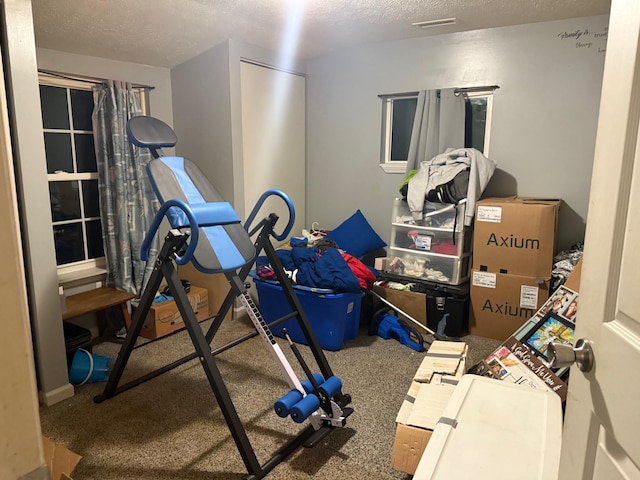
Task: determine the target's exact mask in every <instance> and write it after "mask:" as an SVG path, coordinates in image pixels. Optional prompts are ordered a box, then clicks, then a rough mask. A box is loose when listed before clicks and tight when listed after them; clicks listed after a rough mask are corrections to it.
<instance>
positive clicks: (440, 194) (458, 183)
mask: <svg viewBox="0 0 640 480" xmlns="http://www.w3.org/2000/svg"><path fill="white" fill-rule="evenodd" d="M468 188H469V170H468V169H467V170H463V171H462V172H460V173H458V174H457V175H456V176H455V177H453V178H452V179H451V180H449V181H448V182H447V183H443V184H442V185H438V186H437V187H436V188H434V189H433V190H429V191H428V192H427V200H428V201H430V202H436V203H458V202H459V201H460V200H463V199H465V198H467V190H468Z"/></svg>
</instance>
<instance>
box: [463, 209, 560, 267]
mask: <svg viewBox="0 0 640 480" xmlns="http://www.w3.org/2000/svg"><path fill="white" fill-rule="evenodd" d="M559 208H560V200H557V199H537V198H527V197H505V198H487V199H483V200H480V201H478V203H477V204H476V215H475V224H474V233H473V269H474V270H483V271H487V272H494V273H508V274H511V275H527V276H532V277H543V278H548V277H551V270H552V269H553V256H554V254H555V248H556V225H557V221H558V211H559Z"/></svg>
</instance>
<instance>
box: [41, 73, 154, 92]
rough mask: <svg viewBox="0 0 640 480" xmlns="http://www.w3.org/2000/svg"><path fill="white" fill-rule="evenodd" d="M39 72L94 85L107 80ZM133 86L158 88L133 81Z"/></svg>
mask: <svg viewBox="0 0 640 480" xmlns="http://www.w3.org/2000/svg"><path fill="white" fill-rule="evenodd" d="M38 73H43V74H45V75H51V76H52V77H57V78H64V79H65V80H73V81H75V82H84V83H90V84H93V85H99V84H101V83H104V82H105V79H103V78H95V77H76V76H72V75H66V74H64V73H59V72H53V71H51V70H41V69H38ZM131 86H132V87H133V88H142V89H144V90H154V89H155V88H156V87H154V86H151V85H141V84H139V83H132V84H131Z"/></svg>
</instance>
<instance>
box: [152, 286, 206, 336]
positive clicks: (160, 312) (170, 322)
mask: <svg viewBox="0 0 640 480" xmlns="http://www.w3.org/2000/svg"><path fill="white" fill-rule="evenodd" d="M208 295H209V292H208V291H207V289H205V288H201V287H196V286H193V285H192V286H191V288H190V290H189V293H188V294H187V297H188V298H189V303H190V304H191V308H192V309H193V312H194V313H195V314H196V318H197V319H198V321H200V322H201V321H203V320H206V319H207V318H209V316H210V315H209V296H208ZM183 327H184V321H183V320H182V315H180V312H179V310H178V305H176V302H175V301H173V300H167V301H164V302H159V303H153V304H152V305H151V309H150V310H149V313H148V314H147V318H146V319H145V321H144V324H143V326H142V330H141V331H140V336H141V337H144V338H149V339H154V338H159V337H162V336H164V335H167V334H169V333H171V332H175V331H176V330H179V329H181V328H183Z"/></svg>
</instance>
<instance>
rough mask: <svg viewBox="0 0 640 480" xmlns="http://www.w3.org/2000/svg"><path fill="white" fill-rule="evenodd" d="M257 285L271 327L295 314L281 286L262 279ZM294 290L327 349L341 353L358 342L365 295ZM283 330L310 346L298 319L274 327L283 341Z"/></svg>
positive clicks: (321, 344) (263, 315) (295, 339)
mask: <svg viewBox="0 0 640 480" xmlns="http://www.w3.org/2000/svg"><path fill="white" fill-rule="evenodd" d="M254 283H255V285H256V290H257V292H258V300H259V302H260V312H261V313H262V317H263V318H264V319H265V321H266V322H267V323H271V322H273V321H275V320H277V319H279V318H282V317H284V316H285V315H288V314H289V313H291V307H290V306H289V302H288V301H287V299H286V297H285V295H284V291H283V290H282V287H280V285H278V284H277V283H272V282H266V281H262V280H260V279H259V278H254ZM294 290H295V292H296V296H297V297H298V300H299V301H300V304H301V306H302V308H303V310H304V313H305V314H306V315H307V319H308V320H309V323H310V324H311V328H312V329H313V331H314V333H315V334H316V337H317V338H318V342H319V343H320V346H321V347H322V348H323V349H325V350H340V349H341V348H342V346H343V344H344V342H345V341H346V340H351V339H353V338H356V336H357V335H358V330H359V328H360V302H361V300H362V295H361V294H359V293H324V292H331V290H324V289H320V291H318V290H316V291H312V289H309V288H306V289H305V287H299V286H295V287H294ZM283 328H286V329H287V331H288V333H289V336H290V337H291V340H293V341H294V342H296V343H302V344H303V345H308V342H307V339H306V338H305V336H304V334H303V333H302V329H301V328H300V326H299V325H298V320H297V319H296V318H293V319H291V320H287V321H286V322H283V323H281V324H279V325H277V326H276V327H274V328H273V334H274V335H276V336H278V337H280V338H283V337H284V335H282V329H283Z"/></svg>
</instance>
